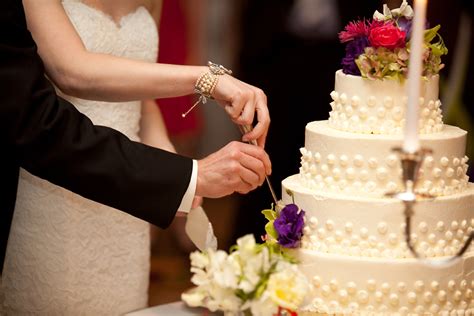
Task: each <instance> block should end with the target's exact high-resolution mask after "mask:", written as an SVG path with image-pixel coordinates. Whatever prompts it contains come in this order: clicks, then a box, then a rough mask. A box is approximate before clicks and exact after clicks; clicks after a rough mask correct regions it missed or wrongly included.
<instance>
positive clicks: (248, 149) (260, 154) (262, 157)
mask: <svg viewBox="0 0 474 316" xmlns="http://www.w3.org/2000/svg"><path fill="white" fill-rule="evenodd" d="M240 144H241V145H242V147H241V150H242V152H243V153H244V154H246V155H248V156H251V157H253V158H254V159H257V160H259V161H260V162H262V163H263V168H264V172H265V174H266V175H270V174H271V173H272V164H271V162H270V157H268V154H267V153H266V152H265V151H264V150H263V149H262V148H261V147H257V146H253V145H249V144H243V143H240ZM255 170H258V167H256V168H255ZM264 177H265V175H264Z"/></svg>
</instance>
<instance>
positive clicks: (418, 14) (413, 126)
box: [403, 0, 428, 153]
mask: <svg viewBox="0 0 474 316" xmlns="http://www.w3.org/2000/svg"><path fill="white" fill-rule="evenodd" d="M427 2H428V0H415V4H414V11H415V16H414V18H413V25H412V33H411V39H410V42H411V46H410V60H409V69H408V82H407V85H408V103H407V110H406V122H405V137H404V141H403V149H404V150H405V151H407V152H410V153H413V152H416V151H417V150H418V149H419V148H420V140H419V136H418V119H419V116H420V114H419V112H420V104H419V100H420V84H421V75H422V69H423V46H424V45H423V38H424V31H425V21H426V6H427Z"/></svg>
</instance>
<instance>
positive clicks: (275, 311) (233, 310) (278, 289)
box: [181, 235, 309, 316]
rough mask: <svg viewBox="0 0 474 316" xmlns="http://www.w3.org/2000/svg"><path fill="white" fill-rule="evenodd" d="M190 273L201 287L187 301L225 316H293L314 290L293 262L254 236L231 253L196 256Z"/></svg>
mask: <svg viewBox="0 0 474 316" xmlns="http://www.w3.org/2000/svg"><path fill="white" fill-rule="evenodd" d="M191 272H193V273H194V275H193V277H192V279H191V281H192V282H193V283H194V284H195V285H196V287H195V288H193V289H191V290H189V291H188V292H185V293H183V294H182V296H181V298H182V300H183V301H184V302H185V303H186V304H188V305H189V306H191V307H205V308H207V309H209V310H210V311H212V312H214V311H217V310H219V311H222V312H224V314H225V315H253V316H268V315H288V316H290V315H292V316H294V315H297V314H296V310H297V309H298V307H300V305H301V304H302V303H303V299H304V297H305V295H306V293H307V292H308V287H309V285H308V281H307V279H306V277H305V276H304V274H302V273H301V272H300V271H299V270H298V266H297V265H296V262H295V261H294V260H293V259H292V258H291V257H289V256H287V255H284V254H282V253H279V252H275V251H273V248H272V247H270V246H269V245H268V244H267V243H263V244H258V243H256V241H255V238H254V237H253V235H245V236H243V237H241V238H239V239H238V240H237V245H235V246H234V247H233V249H231V251H230V253H226V252H225V251H222V250H217V251H214V250H211V249H209V250H207V251H204V252H199V251H196V252H193V253H192V254H191Z"/></svg>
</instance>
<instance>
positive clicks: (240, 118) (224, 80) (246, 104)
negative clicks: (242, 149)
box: [213, 75, 270, 148]
mask: <svg viewBox="0 0 474 316" xmlns="http://www.w3.org/2000/svg"><path fill="white" fill-rule="evenodd" d="M213 97H214V99H215V100H216V101H217V102H218V103H219V104H220V105H221V106H223V107H224V109H225V110H226V112H227V113H228V114H229V116H230V117H231V119H232V121H234V122H235V123H236V124H239V125H252V124H253V121H254V117H255V112H256V114H257V124H256V125H255V127H254V128H253V130H252V131H251V132H248V133H246V134H245V135H244V136H243V138H242V140H243V141H246V142H247V141H252V140H257V144H258V145H259V146H260V147H262V148H263V147H264V146H265V139H266V137H267V134H268V127H269V126H270V114H269V112H268V107H267V96H266V95H265V93H264V92H263V91H262V90H261V89H259V88H257V87H254V86H252V85H249V84H247V83H245V82H243V81H240V80H238V79H236V78H234V77H232V76H229V75H222V76H219V81H218V83H217V86H216V88H215V89H214V93H213Z"/></svg>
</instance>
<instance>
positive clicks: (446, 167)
mask: <svg viewBox="0 0 474 316" xmlns="http://www.w3.org/2000/svg"><path fill="white" fill-rule="evenodd" d="M438 84H439V77H438V76H433V77H431V78H430V79H426V80H425V81H423V84H422V91H421V96H422V97H420V122H419V123H420V124H419V126H420V130H421V135H420V142H421V146H422V147H425V148H428V149H431V150H432V153H431V154H429V155H428V156H427V157H426V159H425V161H424V163H423V165H422V167H421V170H420V179H419V180H420V181H419V187H418V191H419V192H420V193H427V194H430V195H433V196H445V195H451V194H455V193H459V192H462V191H463V190H464V189H465V188H466V186H467V183H468V181H469V178H468V176H467V169H468V165H467V161H468V157H466V156H465V150H466V131H464V130H462V129H460V128H457V127H454V126H449V125H444V124H443V121H442V115H441V109H440V105H441V102H440V101H439V100H438ZM405 90H406V83H401V82H399V81H397V80H370V79H365V78H362V77H357V76H352V75H346V74H344V73H343V72H342V71H340V70H339V71H337V72H336V83H335V91H333V92H332V93H331V96H332V98H333V100H334V101H333V102H332V103H331V105H332V107H333V111H332V112H331V113H330V118H329V120H328V121H317V122H311V123H309V124H308V125H307V126H306V135H305V147H304V148H302V149H301V153H302V158H301V168H300V181H301V184H302V185H303V186H305V187H307V188H308V189H310V190H322V191H327V192H333V193H344V194H345V195H351V196H359V195H360V196H370V197H382V196H384V194H385V193H387V192H395V191H400V190H401V189H402V188H403V183H402V181H401V174H402V170H401V167H400V161H399V158H398V157H397V156H396V155H395V154H394V153H393V149H394V148H396V147H400V146H401V145H402V142H403V129H404V125H405V119H404V116H405V108H406V91H405Z"/></svg>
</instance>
